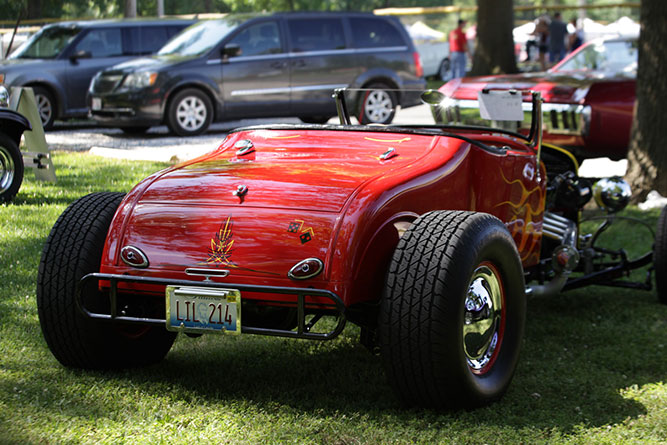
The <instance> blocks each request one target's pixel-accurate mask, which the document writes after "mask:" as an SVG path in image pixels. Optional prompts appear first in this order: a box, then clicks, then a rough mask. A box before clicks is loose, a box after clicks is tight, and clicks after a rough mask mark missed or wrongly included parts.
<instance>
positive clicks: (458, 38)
mask: <svg viewBox="0 0 667 445" xmlns="http://www.w3.org/2000/svg"><path fill="white" fill-rule="evenodd" d="M465 24H466V21H465V20H463V19H459V21H458V26H457V27H456V29H454V30H453V31H452V32H450V33H449V57H450V58H451V61H452V78H457V77H463V76H465V75H466V64H467V62H468V59H467V54H468V40H467V39H466V34H465V32H463V27H464V26H465Z"/></svg>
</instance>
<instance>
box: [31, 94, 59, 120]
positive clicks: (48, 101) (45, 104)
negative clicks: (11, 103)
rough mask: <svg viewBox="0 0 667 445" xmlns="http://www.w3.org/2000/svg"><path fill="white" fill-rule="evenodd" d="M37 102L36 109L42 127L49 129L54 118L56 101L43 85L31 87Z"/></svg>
mask: <svg viewBox="0 0 667 445" xmlns="http://www.w3.org/2000/svg"><path fill="white" fill-rule="evenodd" d="M32 91H33V93H34V94H35V102H37V111H38V112H39V118H40V119H41V121H42V127H44V129H45V130H50V129H51V128H52V127H53V121H54V120H56V102H55V100H54V99H53V95H52V94H51V93H50V92H49V90H47V89H46V88H43V87H32Z"/></svg>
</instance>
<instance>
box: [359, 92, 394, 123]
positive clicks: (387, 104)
mask: <svg viewBox="0 0 667 445" xmlns="http://www.w3.org/2000/svg"><path fill="white" fill-rule="evenodd" d="M364 110H365V113H366V117H367V118H368V120H369V121H371V122H373V123H382V122H385V121H386V120H387V119H388V118H389V116H390V115H391V112H392V111H393V104H392V101H391V97H390V96H389V93H387V92H386V91H383V90H373V91H371V92H370V93H369V94H368V97H367V98H366V103H365V104H364Z"/></svg>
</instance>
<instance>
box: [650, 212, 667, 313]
mask: <svg viewBox="0 0 667 445" xmlns="http://www.w3.org/2000/svg"><path fill="white" fill-rule="evenodd" d="M653 267H654V268H655V287H656V289H657V292H658V301H659V302H660V303H662V304H667V207H663V208H662V210H661V211H660V216H659V217H658V227H657V230H656V233H655V242H654V244H653Z"/></svg>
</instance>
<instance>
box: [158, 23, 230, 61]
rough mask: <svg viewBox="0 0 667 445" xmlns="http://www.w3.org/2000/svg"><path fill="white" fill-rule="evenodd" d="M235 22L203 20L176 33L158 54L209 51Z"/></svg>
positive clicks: (201, 52) (197, 54) (182, 54)
mask: <svg viewBox="0 0 667 445" xmlns="http://www.w3.org/2000/svg"><path fill="white" fill-rule="evenodd" d="M235 27H236V23H230V22H227V21H225V20H204V21H202V22H199V23H197V24H194V25H192V26H191V27H189V28H187V29H186V30H185V31H183V32H181V33H180V34H178V35H177V36H176V37H174V38H173V39H172V40H171V41H169V42H167V44H166V45H164V46H163V47H162V49H161V50H160V51H158V55H160V56H168V55H181V56H200V55H202V54H206V53H207V52H209V51H210V50H211V49H213V47H214V46H215V45H217V43H218V42H219V41H220V39H222V38H223V37H224V36H225V35H227V34H228V33H229V31H231V30H232V29H233V28H235Z"/></svg>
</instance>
